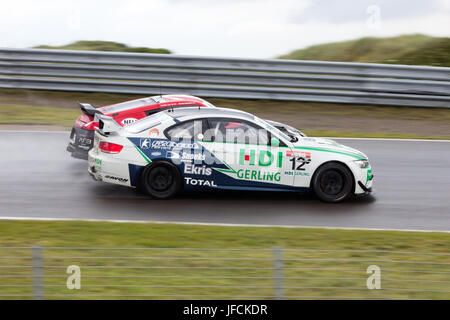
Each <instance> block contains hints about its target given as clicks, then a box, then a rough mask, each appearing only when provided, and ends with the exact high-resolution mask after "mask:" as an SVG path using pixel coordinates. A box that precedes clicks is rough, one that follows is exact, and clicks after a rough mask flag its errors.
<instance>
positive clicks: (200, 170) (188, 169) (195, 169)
mask: <svg viewBox="0 0 450 320" xmlns="http://www.w3.org/2000/svg"><path fill="white" fill-rule="evenodd" d="M211 172H212V169H211V168H207V167H206V166H201V167H200V166H195V165H193V164H188V163H187V164H185V165H184V173H186V174H196V175H202V176H210V175H211Z"/></svg>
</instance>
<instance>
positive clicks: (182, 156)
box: [166, 151, 206, 161]
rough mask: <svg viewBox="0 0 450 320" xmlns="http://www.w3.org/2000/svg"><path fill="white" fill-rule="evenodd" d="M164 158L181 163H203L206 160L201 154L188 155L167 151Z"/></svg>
mask: <svg viewBox="0 0 450 320" xmlns="http://www.w3.org/2000/svg"><path fill="white" fill-rule="evenodd" d="M166 158H168V159H178V160H181V161H185V160H187V161H190V160H194V161H204V160H205V159H206V156H205V155H204V154H202V153H188V152H184V151H183V152H181V151H167V152H166Z"/></svg>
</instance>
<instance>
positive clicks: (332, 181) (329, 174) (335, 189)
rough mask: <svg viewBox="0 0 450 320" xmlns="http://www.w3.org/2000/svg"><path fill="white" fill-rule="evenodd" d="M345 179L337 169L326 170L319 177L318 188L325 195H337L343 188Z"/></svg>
mask: <svg viewBox="0 0 450 320" xmlns="http://www.w3.org/2000/svg"><path fill="white" fill-rule="evenodd" d="M344 184H345V179H344V177H343V176H342V174H341V172H339V171H337V170H327V171H325V172H324V173H322V176H321V177H320V188H321V189H322V191H323V192H324V193H325V194H327V195H332V196H334V195H337V194H339V193H340V192H341V191H342V189H344Z"/></svg>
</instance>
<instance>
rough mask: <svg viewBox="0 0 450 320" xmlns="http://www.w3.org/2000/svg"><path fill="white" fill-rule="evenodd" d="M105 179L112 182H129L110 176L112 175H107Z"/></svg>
mask: <svg viewBox="0 0 450 320" xmlns="http://www.w3.org/2000/svg"><path fill="white" fill-rule="evenodd" d="M105 179H110V180H114V181H119V182H127V181H128V179H125V178H120V177H114V176H110V175H106V176H105Z"/></svg>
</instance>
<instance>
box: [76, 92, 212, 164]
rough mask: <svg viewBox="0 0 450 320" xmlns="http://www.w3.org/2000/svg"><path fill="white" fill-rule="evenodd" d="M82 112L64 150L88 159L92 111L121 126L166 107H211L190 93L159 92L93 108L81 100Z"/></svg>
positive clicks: (94, 122) (91, 131) (93, 123)
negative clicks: (169, 93) (170, 93)
mask: <svg viewBox="0 0 450 320" xmlns="http://www.w3.org/2000/svg"><path fill="white" fill-rule="evenodd" d="M79 105H80V108H81V111H82V114H81V115H80V116H79V117H78V119H77V120H76V121H75V124H74V126H73V128H72V131H71V133H70V139H69V145H68V146H67V151H69V152H70V153H71V155H72V156H73V157H74V158H78V159H87V157H88V151H89V150H90V149H91V148H92V143H93V141H94V131H95V129H96V128H98V122H96V121H95V119H94V118H95V114H104V115H107V116H111V117H113V118H114V119H115V120H116V121H117V123H119V124H120V125H122V126H124V125H127V124H130V123H133V122H134V121H137V120H139V119H142V118H145V117H147V116H149V115H152V114H154V113H157V112H159V111H162V110H166V109H168V108H179V107H187V106H196V107H214V105H212V104H211V103H209V102H208V101H206V100H203V99H201V98H198V97H194V96H189V95H160V96H153V97H146V98H142V99H136V100H131V101H126V102H122V103H118V104H114V105H110V106H105V107H101V108H94V107H93V106H92V105H90V104H87V103H80V104H79Z"/></svg>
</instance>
